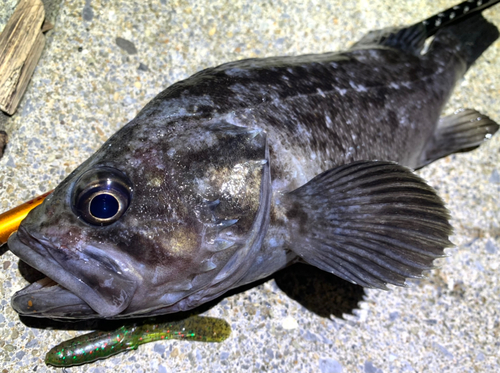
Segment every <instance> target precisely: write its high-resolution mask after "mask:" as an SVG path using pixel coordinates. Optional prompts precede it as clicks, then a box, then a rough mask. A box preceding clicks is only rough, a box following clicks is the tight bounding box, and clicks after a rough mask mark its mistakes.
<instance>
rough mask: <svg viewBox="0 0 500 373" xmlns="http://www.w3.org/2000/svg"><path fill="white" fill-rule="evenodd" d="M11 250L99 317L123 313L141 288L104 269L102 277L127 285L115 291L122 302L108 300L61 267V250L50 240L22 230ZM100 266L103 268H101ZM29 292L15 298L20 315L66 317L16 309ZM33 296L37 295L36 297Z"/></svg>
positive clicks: (12, 242) (102, 269) (15, 234)
mask: <svg viewBox="0 0 500 373" xmlns="http://www.w3.org/2000/svg"><path fill="white" fill-rule="evenodd" d="M8 246H9V249H10V250H11V251H12V252H13V253H14V254H15V255H16V256H17V257H19V258H20V259H21V260H23V261H24V262H26V263H27V264H29V265H30V266H32V267H33V268H35V269H37V270H38V271H40V272H41V273H43V274H44V275H46V276H47V277H49V278H50V279H52V280H53V281H55V282H56V283H57V284H59V285H60V287H62V288H64V289H66V290H67V291H69V292H71V293H72V294H74V295H75V296H76V297H78V298H80V299H81V300H82V301H83V302H84V303H86V304H87V305H88V306H89V307H90V309H91V310H93V311H92V312H94V315H95V317H102V318H106V317H113V316H116V315H118V314H119V313H121V312H122V311H123V310H124V309H125V308H127V306H128V305H129V304H130V301H131V299H132V297H133V294H134V293H135V290H136V288H137V284H136V281H135V280H136V279H135V278H126V276H122V273H121V272H120V273H116V272H113V269H115V268H106V267H102V266H101V267H100V268H99V270H100V272H101V273H102V274H104V275H107V276H108V277H110V278H112V279H113V280H114V279H115V278H117V283H118V285H125V286H122V288H120V287H116V289H114V292H116V293H117V294H116V295H117V297H118V298H121V299H118V301H116V299H111V300H109V299H106V298H105V297H104V295H105V294H104V293H102V292H99V291H98V290H96V289H94V288H92V287H91V286H89V285H88V284H87V283H86V282H85V281H84V280H83V279H81V278H79V277H78V276H75V275H74V274H73V273H71V272H70V271H68V270H67V269H66V268H65V267H64V266H63V265H61V263H60V262H59V260H58V258H57V256H56V255H55V251H56V250H57V248H55V247H54V245H53V244H52V243H51V242H50V241H49V240H47V239H45V238H42V237H36V236H34V235H33V234H30V233H29V232H28V230H27V229H25V228H24V227H22V226H21V227H20V228H19V230H18V231H17V232H15V233H14V234H12V235H11V236H10V238H9V241H8ZM107 259H109V258H107ZM89 260H90V262H95V259H93V258H91V257H89ZM110 261H112V260H110ZM97 266H98V267H99V265H97ZM115 270H116V269H115ZM128 277H132V276H128ZM28 288H29V286H28V287H27V288H25V289H23V290H21V291H20V292H18V293H16V294H14V296H13V298H12V306H13V308H14V309H15V310H16V311H17V312H18V313H20V314H23V315H25V316H39V317H49V318H50V317H57V318H60V317H64V315H60V314H57V315H55V314H54V315H53V314H51V313H50V312H46V313H44V312H41V313H40V312H37V311H34V313H37V314H36V315H35V314H30V313H27V312H26V311H25V310H24V309H25V307H19V306H18V305H16V304H15V302H16V296H18V295H22V292H23V291H24V290H26V289H28ZM123 288H124V289H123ZM33 295H36V294H35V293H34V294H33ZM45 296H46V294H45ZM115 298H116V297H115ZM23 308H24V309H23ZM33 308H35V307H33ZM91 315H92V313H90V314H89V316H91ZM70 318H71V316H70Z"/></svg>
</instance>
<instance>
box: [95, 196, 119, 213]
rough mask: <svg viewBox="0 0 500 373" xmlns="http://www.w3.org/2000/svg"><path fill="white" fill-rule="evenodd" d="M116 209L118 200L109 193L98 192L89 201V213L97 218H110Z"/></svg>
mask: <svg viewBox="0 0 500 373" xmlns="http://www.w3.org/2000/svg"><path fill="white" fill-rule="evenodd" d="M118 209H119V204H118V200H117V199H116V198H115V197H114V196H112V195H111V194H106V193H103V194H99V195H97V196H95V197H94V198H93V199H92V202H90V213H91V214H92V215H93V216H94V217H96V218H98V219H109V218H112V217H113V216H115V215H116V213H117V212H118Z"/></svg>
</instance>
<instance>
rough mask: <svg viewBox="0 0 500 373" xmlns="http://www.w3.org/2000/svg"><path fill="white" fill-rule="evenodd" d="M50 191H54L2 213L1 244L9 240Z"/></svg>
mask: <svg viewBox="0 0 500 373" xmlns="http://www.w3.org/2000/svg"><path fill="white" fill-rule="evenodd" d="M50 193H52V191H50V192H48V193H45V194H42V195H41V196H38V197H36V198H33V199H32V200H31V201H28V202H25V203H23V204H22V205H20V206H17V207H14V208H13V209H11V210H9V211H6V212H4V213H2V214H0V246H2V245H3V244H4V243H6V242H7V240H8V239H9V236H10V235H11V234H12V233H14V232H15V231H17V228H19V224H21V221H23V219H24V218H25V217H26V215H28V212H30V211H31V210H33V209H34V208H35V207H36V206H38V205H39V204H41V203H42V202H43V200H44V199H45V197H47V196H48V195H49V194H50Z"/></svg>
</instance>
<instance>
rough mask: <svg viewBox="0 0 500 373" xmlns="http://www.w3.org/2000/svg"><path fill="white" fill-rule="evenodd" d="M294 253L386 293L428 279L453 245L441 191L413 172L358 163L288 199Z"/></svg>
mask: <svg viewBox="0 0 500 373" xmlns="http://www.w3.org/2000/svg"><path fill="white" fill-rule="evenodd" d="M283 203H284V205H285V207H286V208H287V218H288V228H289V235H290V242H289V245H290V248H291V249H292V250H293V251H294V252H295V253H297V254H298V255H299V256H300V257H301V258H302V259H303V260H304V261H306V262H308V263H309V264H312V265H314V266H316V267H318V268H320V269H322V270H324V271H328V272H331V273H333V274H335V275H337V276H339V277H341V278H343V279H345V280H348V281H351V282H353V283H356V284H359V285H362V286H365V287H376V288H385V287H386V286H385V285H386V284H395V285H404V283H405V280H406V278H410V277H421V276H422V272H423V271H424V270H429V269H431V268H433V261H434V259H436V258H439V257H442V256H443V255H444V249H445V248H446V247H448V246H451V245H452V244H451V243H450V241H449V240H448V236H449V235H450V234H451V232H452V227H451V226H450V224H449V222H448V219H449V214H448V211H447V209H446V208H445V207H444V203H443V201H442V200H441V198H439V197H438V196H437V195H436V192H435V191H434V190H433V189H432V188H431V187H430V186H428V185H427V184H426V183H425V182H424V180H422V179H421V178H420V177H418V176H417V175H415V174H413V173H412V172H411V171H410V170H408V169H407V168H405V167H403V166H400V165H398V164H394V163H389V162H378V161H375V162H365V161H362V162H354V163H350V164H348V165H344V166H340V167H337V168H334V169H331V170H329V171H326V172H324V173H322V174H320V175H318V176H317V177H315V178H314V179H312V180H311V181H310V182H308V183H307V184H305V185H303V186H302V187H300V188H298V189H296V190H294V191H293V192H290V193H288V194H287V195H286V196H285V198H284V200H283Z"/></svg>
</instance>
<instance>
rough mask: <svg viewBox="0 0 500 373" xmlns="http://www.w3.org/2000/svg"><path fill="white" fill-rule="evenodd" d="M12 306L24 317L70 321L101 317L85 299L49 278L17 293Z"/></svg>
mask: <svg viewBox="0 0 500 373" xmlns="http://www.w3.org/2000/svg"><path fill="white" fill-rule="evenodd" d="M11 305H12V308H14V310H15V311H16V312H17V313H19V314H20V315H22V316H31V317H43V318H69V319H74V318H92V316H94V317H99V315H98V314H97V313H96V312H95V311H94V310H93V309H92V308H90V306H89V305H88V304H87V303H86V302H85V301H84V300H83V299H81V298H79V297H78V296H76V295H75V294H73V293H72V292H71V291H69V290H67V289H65V288H64V287H63V286H61V285H60V284H58V283H57V282H55V281H54V280H52V279H51V278H49V277H44V278H42V279H41V280H38V281H36V282H34V283H33V284H31V285H28V286H27V287H25V288H24V289H22V290H20V291H18V292H17V293H15V294H14V296H13V297H12V300H11Z"/></svg>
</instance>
